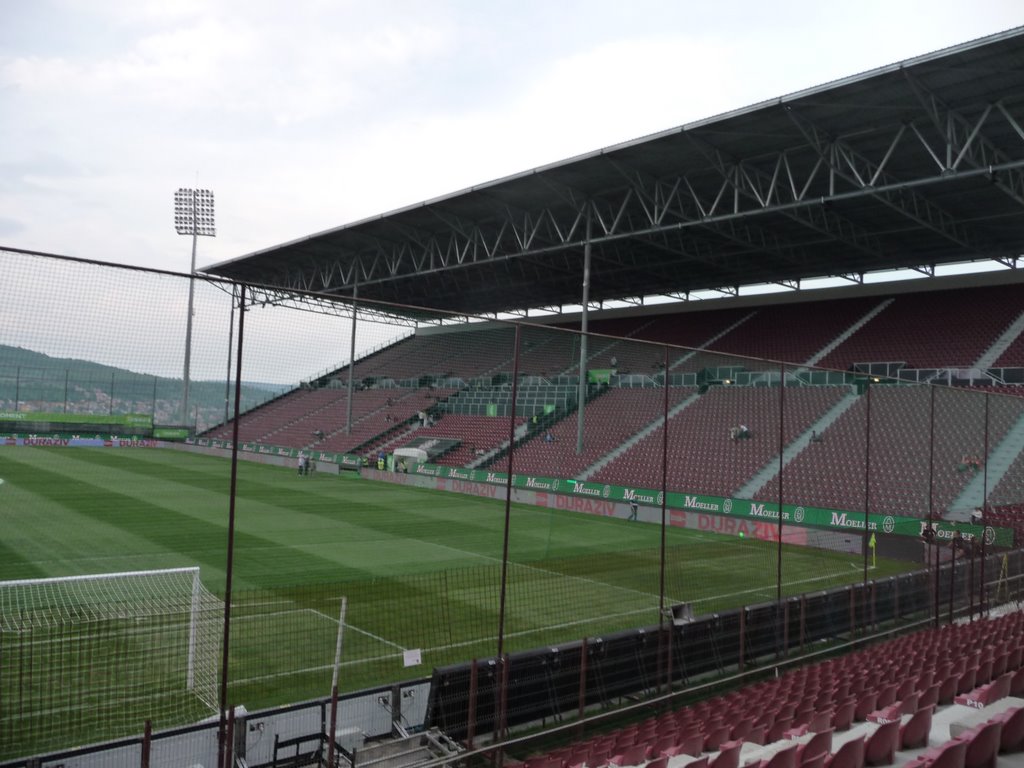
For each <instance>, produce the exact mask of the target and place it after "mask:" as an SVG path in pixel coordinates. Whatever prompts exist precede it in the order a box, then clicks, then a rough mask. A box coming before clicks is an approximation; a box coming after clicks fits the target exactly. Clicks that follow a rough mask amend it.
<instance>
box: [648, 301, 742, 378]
mask: <svg viewBox="0 0 1024 768" xmlns="http://www.w3.org/2000/svg"><path fill="white" fill-rule="evenodd" d="M756 314H757V310H756V309H755V310H754V311H753V312H751V313H750V314H747V315H744V316H743V317H741V318H740V319H739V320H737V321H736V322H735V323H733V324H732V325H730V326H729V327H728V328H725V329H724V330H722V331H720V332H719V333H716V334H715V335H714V336H712V337H711V338H710V339H708V340H707V341H705V342H704V343H703V344H701V345H700V346H699V347H698V348H697V349H694V350H691V351H689V352H687V353H686V354H685V355H683V356H682V357H679V358H676V360H674V361H673V362H671V363H669V366H668V369H669V370H670V371H674V370H675V369H677V368H679V367H680V366H682V365H684V364H685V363H686V362H687V361H688V360H689V359H690V358H691V357H693V356H694V355H696V354H698V353H699V352H701V351H702V350H706V349H708V348H709V347H710V346H711V345H712V344H714V343H715V342H716V341H718V340H719V339H721V338H722V337H724V336H726V335H728V334H730V333H732V332H733V331H734V330H735V329H736V328H739V327H740V326H741V325H743V324H744V323H745V322H747V321H748V320H750V319H751V318H752V317H754V316H755V315H756Z"/></svg>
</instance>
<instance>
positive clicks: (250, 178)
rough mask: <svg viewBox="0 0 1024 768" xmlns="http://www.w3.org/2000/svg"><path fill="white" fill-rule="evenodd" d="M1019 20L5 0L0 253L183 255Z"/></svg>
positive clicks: (406, 199)
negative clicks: (209, 200) (205, 235)
mask: <svg viewBox="0 0 1024 768" xmlns="http://www.w3.org/2000/svg"><path fill="white" fill-rule="evenodd" d="M1020 24H1024V4H1022V2H1021V0H974V2H972V3H970V5H969V6H968V5H967V4H966V3H964V2H962V0H958V1H957V2H952V1H951V0H881V1H880V0H856V1H854V2H844V3H832V2H821V0H814V1H813V2H804V1H803V0H792V1H790V0H779V1H778V2H764V0H756V1H748V0H733V1H732V2H706V1H705V2H692V1H691V0H674V1H670V0H629V1H628V2H626V1H625V0H615V1H614V2H609V1H606V0H590V1H588V2H583V1H582V0H561V1H560V2H552V1H551V0H543V1H534V0H516V2H505V1H504V0H500V1H499V0H494V1H491V0H434V1H433V2H427V0H420V1H419V2H414V1H412V0H409V1H408V2H403V1H400V0H394V1H392V0H374V2H365V1H364V2H358V3H356V2H348V0H289V1H288V2H283V1H281V0H33V1H32V2H22V1H20V0H0V246H4V245H6V246H12V247H17V248H27V249H36V250H42V251H47V252H55V253H61V254H68V255H73V256H80V257H85V258H92V259H101V260H109V261H114V262H118V263H125V264H133V265H144V266H154V267H160V268H164V269H170V270H174V271H187V269H188V259H189V247H188V242H187V239H186V238H182V237H179V236H177V235H176V234H175V232H174V229H173V220H172V219H173V217H172V214H173V210H172V209H173V192H174V190H175V189H176V188H178V187H180V186H196V185H198V186H200V187H206V188H210V189H212V190H214V192H215V194H216V200H217V227H218V236H217V238H216V239H215V240H211V239H204V240H202V241H201V243H200V254H199V265H200V266H203V265H205V264H210V263H214V262H217V261H222V260H225V259H229V258H234V257H237V256H241V255H244V254H246V253H249V252H251V251H254V250H257V249H261V248H265V247H268V246H271V245H274V244H277V243H280V242H284V241H287V240H291V239H294V238H297V237H301V236H304V235H307V234H310V233H313V232H317V231H321V230H324V229H329V228H332V227H336V226H339V225H342V224H346V223H350V222H353V221H357V220H359V219H362V218H364V217H368V216H373V215H376V214H379V213H383V212H386V211H389V210H393V209H395V208H398V207H402V206H405V205H409V204H413V203H416V202H419V201H421V200H425V199H429V198H431V197H436V196H441V195H445V194H448V193H451V192H454V191H457V190H459V189H462V188H464V187H467V186H470V185H473V184H476V183H479V182H482V181H487V180H491V179H494V178H499V177H502V176H505V175H508V174H511V173H516V172H518V171H522V170H526V169H529V168H532V167H535V166H538V165H542V164H545V163H549V162H553V161H558V160H561V159H564V158H567V157H570V156H572V155H576V154H580V153H583V152H588V151H591V150H594V149H597V148H600V147H604V146H608V145H611V144H615V143H618V142H621V141H626V140H629V139H633V138H636V137H638V136H642V135H645V134H648V133H652V132H656V131H660V130H664V129H666V128H670V127H673V126H677V125H680V124H683V123H686V122H689V121H692V120H696V119H700V118H705V117H709V116H711V115H715V114H718V113H721V112H724V111H729V110H732V109H736V108H739V107H743V106H746V105H748V104H751V103H755V102H758V101H761V100H764V99H768V98H772V97H775V96H779V95H782V94H785V93H790V92H793V91H795V90H799V89H801V88H805V87H809V86H814V85H818V84H821V83H824V82H827V81H829V80H833V79H835V78H839V77H844V76H847V75H851V74H855V73H858V72H862V71H864V70H868V69H872V68H875V67H878V66H882V65H885V64H889V63H892V62H894V61H898V60H901V59H905V58H909V57H913V56H916V55H920V54H924V53H928V52H931V51H934V50H937V49H940V48H943V47H947V46H950V45H954V44H957V43H960V42H964V41H967V40H970V39H973V38H976V37H980V36H983V35H988V34H991V33H994V32H999V31H1002V30H1005V29H1008V28H1011V27H1014V26H1017V25H1020Z"/></svg>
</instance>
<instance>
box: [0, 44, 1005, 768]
mask: <svg viewBox="0 0 1024 768" xmlns="http://www.w3.org/2000/svg"><path fill="white" fill-rule="evenodd" d="M1022 52H1024V28H1018V29H1015V30H1010V31H1008V32H1005V33H1001V34H998V35H993V36H991V37H987V38H983V39H980V40H976V41H973V42H970V43H965V44H963V45H960V46H957V47H955V48H951V49H946V50H942V51H939V52H936V53H933V54H929V55H926V56H921V57H918V58H916V59H912V60H908V61H904V62H901V63H899V64H897V65H893V66H890V67H886V68H883V69H879V70H874V71H870V72H867V73H864V74H860V75H855V76H850V77H849V78H846V79H844V80H840V81H837V82H833V83H829V84H826V85H822V86H819V87H816V88H811V89H808V90H806V91H801V92H798V93H795V94H792V95H790V96H786V97H783V98H780V99H776V100H773V101H771V102H765V103H761V104H756V105H754V106H752V107H748V108H745V109H742V110H738V111H734V112H730V113H727V114H724V115H720V116H717V117H712V118H708V119H705V120H701V121H698V122H694V123H691V124H687V125H683V126H680V127H677V128H673V129H671V130H666V131H664V132H663V133H659V134H656V135H652V136H649V137H646V138H643V139H639V140H636V141H632V142H629V143H625V144H620V145H616V146H611V147H608V148H605V149H601V150H598V151H594V152H592V153H590V154H586V155H582V156H578V157H574V158H570V159H567V160H565V161H563V162H559V163H554V164H552V165H549V166H545V167H542V168H535V169H532V170H529V171H524V172H523V173H521V174H519V175H515V176H511V177H507V178H502V179H499V180H496V181H490V182H482V183H481V184H480V185H478V186H475V187H473V188H471V189H466V190H463V191H459V192H455V193H452V194H450V195H448V196H445V197H441V198H438V199H434V200H430V201H427V202H424V203H422V204H419V205H416V206H411V207H409V208H405V209H400V210H396V211H392V212H389V213H385V214H382V215H380V216H377V217H374V218H372V219H366V220H363V221H358V222H355V223H352V224H348V225H344V226H340V227H338V228H337V229H333V230H329V231H326V232H320V233H317V234H312V235H310V236H308V237H306V238H303V239H300V240H296V241H294V242H289V243H285V244H282V245H277V246H273V247H268V248H266V249H264V250H260V251H257V252H254V253H251V254H248V255H246V256H242V257H240V258H236V259H232V260H230V261H225V262H222V263H218V264H215V265H213V266H210V267H208V268H206V269H204V270H203V271H201V272H197V273H195V274H180V273H176V272H171V271H158V270H151V269H143V268H136V267H125V266H119V265H115V264H110V263H104V262H101V261H88V260H82V259H75V258H70V257H67V256H63V255H59V254H50V253H40V252H36V251H29V250H25V249H19V248H15V247H6V248H2V249H0V265H2V266H0V270H2V274H3V275H4V277H5V283H6V284H7V285H8V286H14V287H15V289H14V290H8V291H7V292H5V298H4V302H3V307H2V309H0V313H2V315H3V322H2V323H0V525H2V530H3V531H4V535H3V537H2V539H0V553H2V557H0V764H2V765H3V766H4V768H58V767H59V768H73V767H75V768H77V767H78V766H83V767H85V766H103V767H104V768H107V767H109V768H121V767H122V766H125V767H127V766H136V765H139V766H143V767H144V768H149V766H154V768H156V767H157V766H164V765H167V766H172V765H173V766H218V767H221V768H230V767H231V766H233V765H234V766H238V767H239V768H245V767H246V766H251V767H252V768H262V766H273V767H274V768H278V766H281V767H282V768H300V766H306V765H310V766H312V765H325V766H326V765H330V766H332V767H333V766H350V767H352V768H354V767H355V766H360V767H363V766H375V767H379V768H385V766H386V767H387V768H391V767H392V766H394V767H395V768H400V767H401V766H409V765H442V764H451V763H459V764H463V765H484V764H485V763H486V764H489V765H492V766H493V765H496V764H504V765H512V766H525V768H570V767H572V768H579V767H583V768H604V767H605V766H619V767H623V768H624V767H625V766H647V767H648V768H682V767H683V766H685V765H692V766H693V767H694V768H706V766H716V767H717V768H738V766H740V765H741V764H742V765H754V764H757V765H759V766H767V768H798V766H803V767H805V768H821V767H823V766H832V765H834V766H836V768H847V767H852V768H862V766H863V765H865V764H870V765H897V766H902V765H904V764H911V763H912V764H913V765H914V766H915V768H917V767H918V766H920V768H925V766H931V765H932V764H934V765H936V766H939V767H940V768H945V767H946V766H953V768H965V767H966V768H981V767H982V766H985V767H987V768H996V767H997V766H998V768H1006V766H1012V765H1020V762H1019V760H1020V757H1019V754H1018V753H1020V752H1021V751H1022V750H1024V659H1022V648H1024V613H1022V612H1021V611H1020V601H1021V598H1022V595H1024V589H1022V586H1024V585H1022V581H1021V580H1022V573H1024V553H1022V551H1021V548H1022V547H1024V275H1022V274H1021V273H1020V270H1019V269H1018V267H1019V259H1020V257H1021V253H1022V252H1024V127H1022V126H1024V53H1022ZM176 203H177V205H178V217H177V219H176V225H177V226H178V231H179V233H181V234H186V235H191V236H192V239H193V245H194V243H195V241H196V238H198V237H201V236H204V235H209V234H213V229H214V208H213V197H212V195H211V194H210V193H209V192H208V191H207V190H201V189H195V190H192V189H181V190H179V191H178V194H177V196H176ZM193 258H194V256H193ZM949 265H972V266H975V267H978V266H982V267H984V268H985V269H983V270H981V271H978V270H973V271H964V273H963V274H955V273H954V274H950V273H947V272H946V271H944V270H943V268H944V267H947V266H949ZM880 273H885V274H890V273H891V274H898V275H899V276H900V277H899V279H895V278H893V279H886V280H875V279H873V277H872V276H873V275H877V274H880ZM749 286H762V287H767V289H765V290H762V291H759V292H756V293H753V292H750V291H747V290H745V289H746V288H748V287H749ZM653 296H657V297H659V298H660V300H658V301H653V300H651V299H650V298H649V297H653ZM295 370H306V371H310V372H311V373H310V374H309V375H308V376H304V377H303V378H302V379H301V380H299V381H296V380H295V379H294V378H293V372H294V371H295ZM1014 761H1018V762H1014Z"/></svg>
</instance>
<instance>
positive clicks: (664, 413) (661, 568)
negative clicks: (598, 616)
mask: <svg viewBox="0 0 1024 768" xmlns="http://www.w3.org/2000/svg"><path fill="white" fill-rule="evenodd" d="M662 353H663V358H662V359H663V367H664V371H665V381H664V384H663V386H662V402H661V418H662V430H661V537H660V539H659V543H658V659H659V663H660V660H661V658H662V655H663V654H662V647H661V646H662V643H663V638H664V636H665V537H666V530H665V528H666V525H667V523H668V515H667V511H666V510H667V505H668V347H663V348H662ZM673 627H674V624H673V623H672V622H671V621H670V622H669V623H668V631H669V638H668V658H667V659H666V660H665V678H666V690H668V691H669V692H671V691H672V635H671V633H672V631H673ZM659 678H660V675H659ZM659 688H660V684H659ZM659 692H660V691H659Z"/></svg>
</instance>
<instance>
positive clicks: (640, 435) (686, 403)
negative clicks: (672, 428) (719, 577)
mask: <svg viewBox="0 0 1024 768" xmlns="http://www.w3.org/2000/svg"><path fill="white" fill-rule="evenodd" d="M699 398H700V393H698V392H695V393H693V394H692V395H690V396H689V397H688V398H686V399H685V400H683V401H682V402H681V403H679V404H677V405H676V406H674V407H673V408H671V409H669V412H668V418H669V419H672V417H674V416H675V415H676V414H677V413H679V412H681V411H683V410H685V409H686V408H688V407H690V406H691V405H693V403H695V402H697V400H698V399H699ZM664 423H665V422H664V419H662V418H658V419H655V420H654V421H652V422H651V423H650V424H648V425H647V426H646V427H644V428H643V429H641V430H640V431H639V432H637V433H636V434H635V435H633V436H632V437H631V438H629V440H627V441H626V442H624V443H622V444H621V445H620V446H619V447H618V448H616V449H615V450H613V451H611V452H610V453H606V454H605V455H604V456H602V457H601V458H600V459H598V460H597V461H595V462H594V463H593V464H591V465H590V466H589V467H587V468H586V469H585V470H583V471H582V472H581V473H580V474H579V479H580V480H589V479H590V478H591V477H593V476H594V475H595V474H596V473H597V472H599V471H600V470H602V469H603V468H604V467H605V466H606V465H608V464H609V463H611V462H612V461H614V460H615V459H617V458H618V457H619V456H621V455H622V454H624V453H626V452H627V451H629V450H630V449H631V448H633V446H634V445H636V444H637V443H639V442H640V441H641V440H643V439H644V438H645V437H647V436H648V435H649V434H651V433H652V432H654V431H655V430H656V429H658V428H659V427H660V426H662V424H664Z"/></svg>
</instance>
